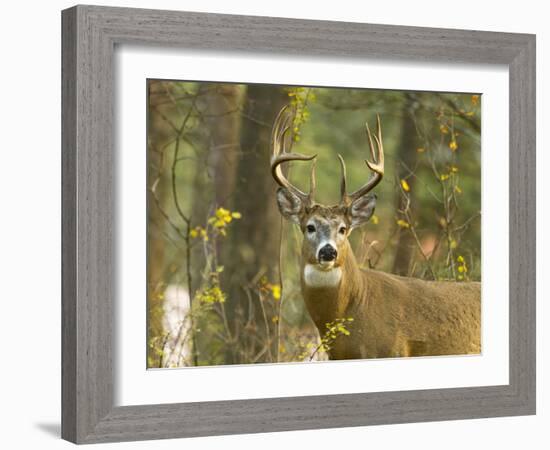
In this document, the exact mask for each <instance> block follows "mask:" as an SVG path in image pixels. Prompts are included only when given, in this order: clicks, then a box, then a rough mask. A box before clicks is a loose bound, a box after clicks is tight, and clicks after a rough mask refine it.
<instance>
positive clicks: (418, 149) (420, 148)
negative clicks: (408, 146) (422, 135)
mask: <svg viewBox="0 0 550 450" xmlns="http://www.w3.org/2000/svg"><path fill="white" fill-rule="evenodd" d="M416 151H417V152H418V153H424V152H425V151H426V149H425V148H424V147H418V148H417V149H416Z"/></svg>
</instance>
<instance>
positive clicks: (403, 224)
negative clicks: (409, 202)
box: [396, 219, 410, 228]
mask: <svg viewBox="0 0 550 450" xmlns="http://www.w3.org/2000/svg"><path fill="white" fill-rule="evenodd" d="M396 223H397V225H399V226H400V227H401V228H409V227H410V224H409V223H408V222H406V221H405V220H403V219H399V220H398V221H397V222H396Z"/></svg>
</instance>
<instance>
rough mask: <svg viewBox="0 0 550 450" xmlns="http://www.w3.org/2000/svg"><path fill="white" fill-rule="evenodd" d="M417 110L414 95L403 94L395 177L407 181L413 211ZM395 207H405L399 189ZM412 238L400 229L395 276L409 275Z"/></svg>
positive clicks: (395, 260) (404, 201) (417, 144)
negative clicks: (411, 173) (411, 172)
mask: <svg viewBox="0 0 550 450" xmlns="http://www.w3.org/2000/svg"><path fill="white" fill-rule="evenodd" d="M417 108H418V102H417V99H416V97H415V96H414V94H411V93H405V98H404V103H403V109H402V124H401V143H400V144H399V145H398V146H397V149H398V151H397V154H396V162H395V164H396V171H395V173H396V176H397V177H398V179H399V180H402V179H405V178H406V179H407V183H408V185H409V187H410V192H409V197H410V200H411V204H410V207H411V209H412V210H413V211H414V210H415V205H416V198H415V184H416V183H415V181H416V180H415V177H409V175H410V171H414V169H415V166H416V161H417V155H418V152H417V151H416V149H417V148H418V147H419V146H420V145H421V144H420V142H419V138H418V133H417V131H416V126H415V122H414V117H415V111H416V109H417ZM396 207H397V209H398V210H403V209H404V208H405V207H406V200H405V199H404V198H403V196H402V194H401V191H400V189H398V191H397V198H396ZM414 246H415V242H414V238H413V236H412V235H411V233H410V231H409V230H408V229H406V228H400V230H399V236H398V242H397V246H396V252H395V259H394V262H393V270H392V271H393V273H395V274H397V275H410V268H411V261H412V257H413V254H414Z"/></svg>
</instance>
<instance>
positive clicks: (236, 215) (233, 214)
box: [231, 211, 242, 219]
mask: <svg viewBox="0 0 550 450" xmlns="http://www.w3.org/2000/svg"><path fill="white" fill-rule="evenodd" d="M231 217H233V219H240V218H241V217H242V215H241V213H240V212H237V211H235V212H232V213H231Z"/></svg>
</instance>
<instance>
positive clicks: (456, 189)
mask: <svg viewBox="0 0 550 450" xmlns="http://www.w3.org/2000/svg"><path fill="white" fill-rule="evenodd" d="M455 192H456V193H457V194H462V189H460V188H459V187H458V186H455Z"/></svg>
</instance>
